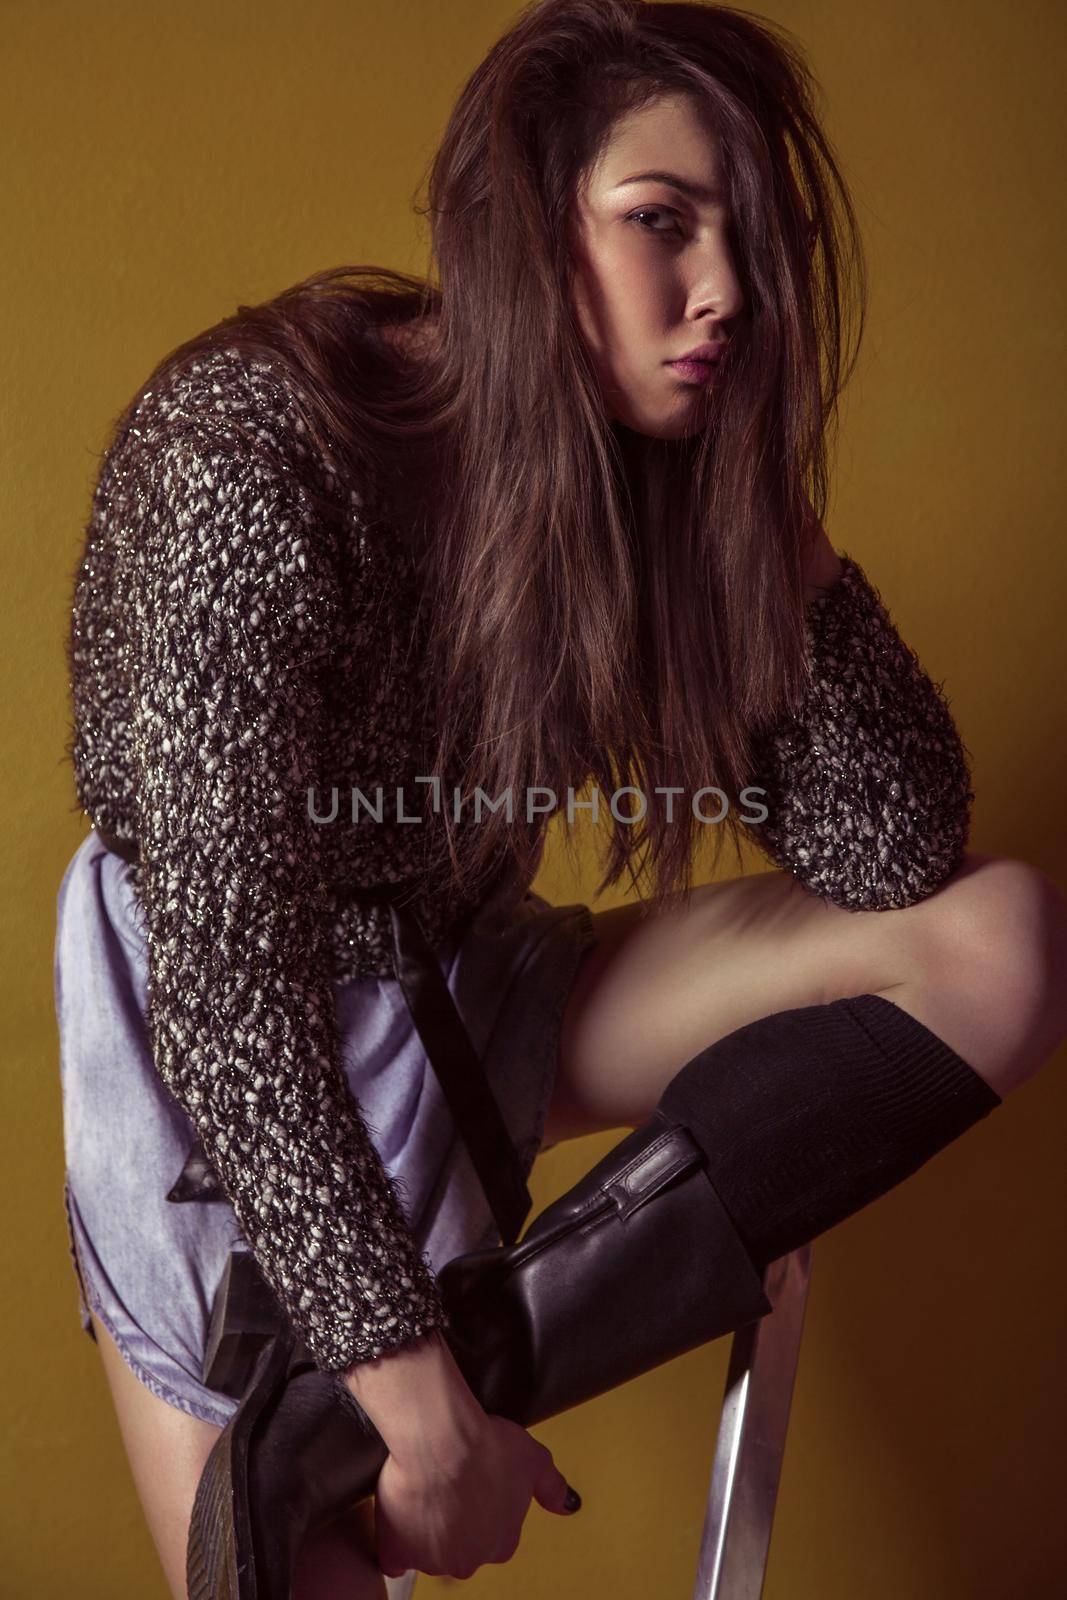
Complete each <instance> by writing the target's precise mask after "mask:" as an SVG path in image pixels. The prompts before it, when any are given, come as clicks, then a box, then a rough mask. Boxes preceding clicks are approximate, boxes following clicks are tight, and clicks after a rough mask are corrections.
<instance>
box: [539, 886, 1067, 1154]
mask: <svg viewBox="0 0 1067 1600" xmlns="http://www.w3.org/2000/svg"><path fill="white" fill-rule="evenodd" d="M637 912H638V908H637V907H636V906H625V907H621V908H619V909H617V910H615V911H608V912H603V913H601V914H600V915H598V916H597V917H596V918H595V919H594V921H595V924H596V926H597V931H598V933H599V934H600V942H599V944H598V945H597V946H595V947H594V948H593V949H592V950H591V951H590V952H589V954H588V955H587V956H586V958H585V960H584V961H583V964H582V968H581V970H580V971H579V974H578V978H577V981H576V983H575V985H574V988H573V990H572V992H571V995H570V998H569V1000H568V1004H567V1009H566V1012H565V1014H564V1019H563V1028H562V1034H561V1042H560V1061H559V1067H558V1072H557V1080H556V1084H555V1088H554V1091H553V1099H552V1103H551V1105H550V1108H549V1115H548V1121H547V1124H546V1130H545V1141H544V1142H545V1143H546V1144H551V1143H554V1142H555V1141H557V1140H562V1139H570V1138H577V1137H580V1136H582V1135H584V1134H589V1133H599V1132H602V1131H605V1130H608V1129H612V1128H619V1127H637V1126H638V1125H639V1124H640V1123H641V1122H643V1121H644V1120H645V1118H646V1117H647V1116H649V1115H650V1114H651V1112H652V1110H653V1108H654V1107H655V1105H656V1102H657V1101H658V1099H659V1097H660V1095H661V1094H662V1092H663V1090H664V1088H665V1087H666V1085H667V1083H668V1082H669V1081H670V1079H671V1078H672V1077H673V1076H674V1074H675V1073H676V1072H679V1071H680V1070H681V1068H682V1067H683V1066H684V1065H685V1063H686V1062H687V1061H689V1060H691V1059H692V1058H693V1056H695V1055H697V1054H698V1053H699V1052H700V1051H701V1050H703V1049H705V1048H706V1047H707V1046H708V1045H710V1044H713V1043H714V1042H715V1041H716V1040H718V1039H721V1038H724V1037H725V1036H726V1035H727V1034H729V1033H732V1032H733V1031H734V1030H735V1029H737V1028H741V1027H743V1026H744V1025H745V1024H746V1023H749V1022H753V1021H755V1020H756V1019H757V1018H758V1017H765V1016H770V1015H772V1014H773V1013H775V1012H777V1011H784V1010H787V1009H790V1008H792V1007H797V1006H809V1005H820V1004H828V1003H829V1002H831V1001H833V1000H836V999H842V998H845V997H846V996H849V995H855V994H863V993H873V994H882V995H885V997H886V998H887V999H890V1000H892V1001H894V1002H895V1003H896V1004H897V1005H899V1006H900V1007H902V1009H904V1010H905V1011H909V1012H910V1013H911V1014H912V1015H913V1016H915V1017H916V1018H918V1020H919V1021H920V1022H923V1023H925V1025H926V1026H927V1027H928V1028H930V1029H932V1031H933V1032H934V1033H936V1034H938V1035H939V1037H941V1038H942V1039H944V1040H945V1042H946V1043H947V1044H949V1045H950V1046H951V1047H952V1048H953V1049H954V1050H955V1051H956V1052H957V1053H958V1054H959V1055H961V1056H962V1057H963V1059H964V1060H965V1061H966V1062H967V1063H968V1065H969V1066H970V1067H972V1068H973V1070H974V1071H975V1072H977V1073H979V1074H980V1075H981V1076H982V1077H984V1078H985V1079H986V1081H987V1082H988V1083H990V1084H991V1085H992V1087H993V1088H994V1089H996V1091H997V1092H998V1094H1001V1095H1002V1096H1003V1095H1006V1094H1008V1093H1010V1092H1011V1090H1013V1089H1015V1088H1017V1087H1018V1085H1019V1084H1020V1083H1022V1082H1024V1081H1025V1080H1026V1078H1027V1077H1029V1076H1030V1075H1031V1074H1032V1073H1033V1072H1035V1071H1036V1070H1037V1069H1038V1067H1040V1066H1041V1065H1042V1064H1043V1063H1044V1062H1045V1061H1046V1060H1047V1059H1048V1057H1049V1056H1050V1055H1051V1054H1052V1053H1053V1052H1054V1051H1055V1049H1056V1048H1057V1046H1058V1045H1059V1043H1060V1042H1061V1040H1062V1039H1063V1038H1064V1036H1065V1034H1067V982H1065V981H1064V980H1065V977H1067V903H1065V901H1064V899H1063V897H1062V895H1060V893H1059V891H1058V890H1057V889H1056V888H1055V886H1054V885H1053V884H1052V883H1051V881H1050V880H1049V879H1047V878H1045V877H1044V876H1043V874H1041V873H1040V872H1038V871H1037V870H1036V869H1035V868H1033V867H1031V866H1030V865H1029V864H1028V863H1027V862H1024V861H1017V860H1012V859H1009V858H1006V857H991V856H976V855H968V856H967V858H966V859H965V861H964V863H963V864H962V865H961V867H960V868H959V869H958V870H957V872H956V873H954V874H953V876H952V877H951V878H949V879H948V880H947V882H946V883H944V884H943V885H942V886H941V887H940V888H939V889H938V890H937V891H936V892H935V893H934V894H932V895H930V896H928V897H927V899H925V900H923V901H920V902H919V903H918V904H917V905H914V906H908V907H906V908H902V909H900V910H895V911H846V910H844V909H842V908H841V907H840V906H835V905H833V904H832V903H831V902H829V901H825V900H822V899H820V898H818V897H817V896H815V895H812V894H810V893H809V892H808V891H807V890H805V889H804V888H803V887H802V886H801V885H800V884H798V883H797V882H796V881H795V880H794V879H793V878H791V877H790V876H789V875H788V874H785V873H781V872H764V873H756V874H752V875H750V876H748V877H744V878H734V879H730V880H728V881H726V882H722V883H714V884H707V885H704V886H702V887H701V888H699V889H697V890H694V892H693V895H692V897H691V900H690V904H689V906H688V908H686V909H684V910H672V911H668V912H664V913H662V914H661V915H659V916H653V917H648V918H646V919H644V920H639V918H638V915H637Z"/></svg>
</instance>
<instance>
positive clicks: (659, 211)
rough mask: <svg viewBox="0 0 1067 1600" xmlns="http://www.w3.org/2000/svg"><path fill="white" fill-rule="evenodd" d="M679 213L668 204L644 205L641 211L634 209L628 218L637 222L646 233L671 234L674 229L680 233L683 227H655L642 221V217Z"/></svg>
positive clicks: (668, 215)
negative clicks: (668, 206) (667, 205)
mask: <svg viewBox="0 0 1067 1600" xmlns="http://www.w3.org/2000/svg"><path fill="white" fill-rule="evenodd" d="M677 215H678V213H677V212H676V211H671V210H669V209H668V208H667V207H666V206H643V207H642V208H641V210H640V211H632V212H631V213H630V215H629V217H628V218H627V221H628V222H636V223H637V225H638V227H640V228H643V229H644V231H645V232H646V233H666V234H669V233H671V232H672V231H673V232H675V233H677V234H679V235H680V234H681V231H682V230H681V228H678V227H675V228H674V229H673V230H672V229H670V228H653V227H649V226H648V224H647V223H645V222H642V221H641V218H642V217H676V216H677Z"/></svg>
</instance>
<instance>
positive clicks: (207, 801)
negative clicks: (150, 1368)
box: [120, 362, 447, 1371]
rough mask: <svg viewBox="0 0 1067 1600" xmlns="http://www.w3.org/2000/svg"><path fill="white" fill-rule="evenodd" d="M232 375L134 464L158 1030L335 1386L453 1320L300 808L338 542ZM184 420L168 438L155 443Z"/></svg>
mask: <svg viewBox="0 0 1067 1600" xmlns="http://www.w3.org/2000/svg"><path fill="white" fill-rule="evenodd" d="M240 372H241V369H240V368H238V367H236V366H235V365H234V364H233V363H232V362H231V363H230V364H229V365H228V366H226V367H225V368H224V369H223V370H222V371H221V373H218V374H214V376H216V377H218V378H219V380H220V381H219V382H218V385H217V387H213V384H212V375H210V374H209V375H208V376H205V378H204V379H203V382H202V384H200V387H197V384H196V383H194V384H192V385H188V384H187V385H186V388H185V389H184V390H183V398H182V401H181V403H180V404H178V405H176V404H175V403H174V402H173V400H172V399H171V400H169V401H168V400H167V399H166V398H165V394H166V391H163V392H159V391H157V392H153V394H152V395H151V397H150V398H149V399H148V400H146V401H145V402H144V403H143V405H142V407H141V410H140V412H139V414H138V417H137V419H136V421H137V435H136V437H134V438H132V439H131V438H128V439H127V441H126V447H125V452H124V457H123V462H122V468H123V471H122V474H121V478H122V481H123V482H125V484H126V487H127V492H128V493H129V494H130V495H131V496H133V510H132V513H131V514H130V515H129V516H128V517H127V519H126V523H125V532H124V535H123V538H124V547H123V549H122V551H121V557H120V559H121V562H122V567H123V576H124V579H125V600H126V604H125V606H124V613H123V618H122V626H123V628H124V630H125V637H126V644H127V657H126V660H127V670H128V677H129V688H130V695H131V702H132V707H133V710H132V716H133V747H134V751H135V758H136V768H137V778H138V782H137V785H136V788H137V795H136V811H137V817H136V821H137V832H138V836H139V838H140V841H141V848H142V859H141V863H140V867H139V871H140V873H141V894H142V899H143V903H144V908H145V916H146V924H147V940H148V956H149V982H148V1019H149V1027H150V1034H151V1039H152V1047H153V1053H154V1059H155V1063H156V1068H157V1070H158V1072H159V1074H160V1077H161V1078H162V1080H163V1082H164V1083H165V1084H166V1086H167V1087H168V1089H169V1090H170V1091H171V1092H172V1094H173V1095H174V1097H175V1098H176V1100H177V1101H178V1103H179V1104H180V1105H181V1107H182V1108H183V1110H184V1111H185V1112H186V1113H187V1115H188V1116H189V1117H190V1118H191V1120H192V1121H193V1123H194V1124H195V1125H196V1128H197V1130H198V1132H199V1134H200V1136H201V1139H202V1141H203V1144H204V1149H205V1152H206V1154H207V1156H208V1159H209V1160H210V1161H211V1162H212V1164H213V1166H214V1167H215V1170H216V1171H217V1173H218V1175H219V1178H220V1180H221V1183H222V1186H223V1188H224V1190H225V1192H226V1194H227V1196H228V1197H229V1199H230V1201H231V1203H232V1205H233V1207H234V1211H235V1212H236V1215H237V1219H238V1222H239V1224H240V1227H241V1230H242V1232H243V1233H244V1235H245V1237H246V1238H247V1240H248V1243H249V1245H250V1247H251V1249H252V1250H253V1252H254V1254H255V1256H256V1258H257V1261H258V1263H259V1265H260V1266H261V1268H262V1270H263V1272H264V1275H265V1277H266V1278H267V1280H268V1282H269V1283H270V1285H271V1287H272V1289H273V1290H274V1292H275V1294H276V1295H277V1297H278V1299H279V1301H280V1302H281V1304H282V1305H283V1306H284V1308H285V1310H286V1312H287V1314H288V1315H289V1317H290V1319H291V1321H292V1322H293V1324H294V1326H295V1327H296V1328H297V1330H298V1331H299V1332H300V1333H301V1334H302V1335H303V1336H304V1338H305V1339H306V1341H307V1343H308V1346H309V1347H310V1349H311V1351H312V1354H313V1355H314V1358H315V1360H316V1361H317V1363H318V1364H319V1365H320V1367H322V1368H323V1369H325V1370H335V1371H344V1370H346V1369H348V1368H350V1367H351V1366H352V1365H353V1363H359V1362H361V1361H367V1360H373V1359H375V1358H377V1357H379V1356H381V1355H383V1354H384V1353H386V1352H389V1351H391V1350H395V1349H399V1348H401V1347H403V1346H406V1345H410V1344H412V1343H414V1342H415V1341H417V1340H419V1339H420V1337H421V1336H423V1335H426V1334H427V1333H429V1332H430V1331H431V1330H433V1329H438V1328H441V1327H444V1326H446V1325H447V1318H446V1314H445V1311H444V1307H443V1304H442V1302H441V1299H440V1295H439V1293H438V1290H437V1285H436V1280H435V1278H434V1276H433V1273H432V1271H431V1269H430V1266H429V1264H428V1262H426V1261H425V1260H423V1259H422V1257H421V1256H420V1255H419V1252H418V1251H417V1249H416V1248H415V1245H414V1242H413V1239H412V1237H411V1234H410V1232H409V1229H408V1225H407V1222H406V1219H405V1217H404V1214H403V1211H402V1209H401V1206H400V1204H399V1201H398V1198H397V1196H396V1194H395V1193H394V1190H393V1187H392V1185H391V1183H390V1181H389V1179H388V1176H387V1174H386V1172H385V1170H384V1168H383V1166H382V1163H381V1160H380V1158H379V1156H378V1153H377V1151H376V1149H375V1147H374V1145H373V1143H372V1141H371V1139H370V1136H369V1134H368V1132H367V1129H366V1127H365V1125H364V1123H363V1121H362V1119H361V1117H360V1116H359V1114H358V1108H357V1106H356V1103H355V1101H354V1100H353V1098H352V1096H351V1095H350V1094H349V1092H348V1089H347V1085H346V1083H345V1080H344V1075H343V1068H342V1061H341V1053H340V1044H339V1039H338V1035H337V1029H336V1019H335V1010H334V994H333V981H332V979H333V962H332V950H331V947H330V943H329V938H330V935H329V920H328V916H327V913H326V904H327V884H326V881H325V876H324V869H323V863H322V859H321V842H322V830H321V829H319V828H317V827H316V826H315V825H314V824H313V823H312V822H311V821H310V819H309V818H308V815H307V806H306V796H307V792H308V789H309V787H310V786H311V785H313V784H315V783H318V782H319V781H320V773H319V771H318V763H319V748H320V727H319V711H318V706H319V691H318V681H319V675H320V673H321V671H322V670H325V669H326V668H327V666H328V662H329V659H330V654H331V650H332V642H331V641H332V640H333V639H334V638H335V636H336V635H335V627H336V616H337V607H338V606H339V604H340V603H341V601H340V596H339V594H338V591H337V581H336V577H335V569H334V562H333V547H332V542H331V540H332V537H333V535H332V533H331V530H328V529H326V528H323V527H322V526H321V518H317V517H316V516H315V515H314V513H313V512H312V510H311V507H310V504H309V497H308V495H307V493H306V490H305V487H304V484H303V482H302V480H301V475H300V473H298V472H297V471H295V470H293V469H292V466H291V465H287V464H285V463H282V462H280V461H278V460H277V459H276V455H275V452H274V450H273V449H268V448H267V447H266V446H265V445H262V444H260V443H259V442H258V440H259V439H260V438H261V437H262V435H260V434H259V433H254V434H252V435H251V436H250V435H249V433H247V432H246V433H244V434H237V433H235V431H234V430H232V429H231V428H230V427H229V426H228V421H229V415H228V410H229V411H232V413H233V414H234V415H235V416H237V417H242V418H244V420H245V422H246V423H247V422H248V421H249V420H251V421H252V422H253V423H255V422H256V421H257V419H258V416H259V413H260V412H261V411H262V395H261V394H258V393H257V392H256V390H255V389H254V388H252V387H251V385H250V382H249V380H247V378H246V379H244V380H242V378H241V376H240ZM242 381H243V385H244V386H243V389H242V387H241V385H242ZM258 381H261V380H258ZM235 386H236V387H235ZM182 417H184V419H185V420H184V422H183V423H182V431H181V436H180V437H178V438H175V437H173V436H172V435H171V434H170V433H168V432H167V431H166V430H165V429H164V428H163V427H162V426H161V424H162V423H167V424H171V423H173V422H174V421H175V420H176V419H177V418H182ZM356 687H357V686H355V685H354V686H353V690H354V692H355V690H356Z"/></svg>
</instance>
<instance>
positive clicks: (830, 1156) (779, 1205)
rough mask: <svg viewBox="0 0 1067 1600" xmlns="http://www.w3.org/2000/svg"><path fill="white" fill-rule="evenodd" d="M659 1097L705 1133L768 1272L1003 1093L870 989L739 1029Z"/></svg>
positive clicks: (732, 1205)
mask: <svg viewBox="0 0 1067 1600" xmlns="http://www.w3.org/2000/svg"><path fill="white" fill-rule="evenodd" d="M659 1104H660V1107H661V1109H663V1110H664V1111H665V1112H666V1113H667V1114H668V1115H669V1116H672V1117H674V1118H675V1120H677V1121H679V1122H683V1123H685V1124H686V1126H687V1127H689V1128H690V1131H691V1132H692V1133H693V1134H694V1136H695V1137H697V1138H698V1139H699V1140H700V1142H701V1144H702V1145H703V1147H704V1149H705V1151H706V1153H707V1156H708V1175H709V1177H710V1178H711V1180H712V1182H713V1183H714V1185H715V1188H716V1190H717V1192H718V1194H719V1196H720V1198H721V1199H722V1202H723V1204H724V1206H725V1207H726V1209H727V1211H728V1212H729V1213H730V1215H731V1217H732V1218H733V1220H734V1223H735V1225H736V1227H737V1230H738V1233H739V1234H740V1236H741V1237H742V1239H743V1240H744V1242H745V1246H746V1249H747V1250H748V1252H749V1254H750V1256H751V1257H752V1259H753V1261H754V1262H755V1264H756V1265H757V1266H758V1267H759V1268H761V1269H762V1268H763V1267H764V1266H766V1264H767V1263H768V1262H769V1261H773V1260H775V1259H777V1257H778V1256H781V1255H785V1254H786V1253H787V1252H788V1251H790V1250H795V1249H797V1248H798V1247H799V1246H800V1245H801V1244H805V1243H807V1242H808V1241H809V1240H811V1239H814V1238H817V1237H818V1235H819V1234H821V1233H824V1232H825V1231H826V1230H827V1229H828V1228H831V1227H833V1226H834V1225H835V1224H836V1223H838V1222H840V1221H842V1220H843V1219H844V1218H845V1217H847V1216H851V1215H852V1214H853V1213H854V1212H855V1211H858V1210H859V1209H860V1208H861V1207H862V1206H864V1205H867V1204H868V1203H869V1202H870V1201H871V1200H874V1199H876V1198H877V1197H878V1196H879V1195H882V1194H885V1193H886V1192H887V1191H888V1190H890V1189H892V1188H893V1187H895V1185H896V1184H898V1183H899V1182H901V1181H902V1179H904V1178H906V1177H908V1176H909V1175H910V1174H911V1173H913V1172H915V1171H916V1170H917V1169H918V1168H919V1167H920V1166H922V1165H923V1164H924V1163H925V1162H926V1161H928V1160H929V1159H930V1157H931V1156H933V1155H935V1154H936V1153H937V1152H938V1151H939V1150H941V1149H943V1148H944V1147H945V1145H947V1144H950V1143H951V1142H952V1141H953V1140H954V1139H956V1138H958V1137H959V1135H960V1134H962V1133H963V1132H965V1130H966V1129H967V1128H969V1127H971V1126H972V1125H973V1124H974V1123H975V1122H977V1121H978V1120H980V1118H982V1117H984V1116H987V1115H988V1114H989V1112H990V1111H992V1110H994V1109H995V1108H996V1107H997V1106H998V1105H1000V1104H1001V1097H1000V1095H999V1094H997V1092H996V1091H995V1090H994V1089H993V1088H992V1087H991V1086H990V1085H989V1084H988V1083H987V1082H986V1081H985V1079H984V1078H982V1077H980V1076H979V1075H978V1073H976V1072H975V1071H974V1070H973V1068H971V1067H970V1066H968V1064H967V1062H966V1061H964V1060H963V1058H962V1056H959V1055H957V1053H956V1052H955V1051H954V1050H953V1049H952V1048H951V1046H950V1045H948V1044H947V1043H946V1042H945V1041H944V1040H943V1039H941V1038H939V1037H938V1035H937V1034H935V1033H933V1032H932V1031H931V1030H930V1029H929V1028H927V1027H926V1026H925V1024H924V1023H922V1022H919V1021H918V1019H917V1018H915V1017H913V1016H912V1015H911V1014H910V1012H907V1011H905V1010H904V1009H903V1008H902V1007H900V1006H897V1005H895V1004H894V1003H893V1002H892V1001H891V1000H887V999H886V998H885V997H884V996H883V995H875V994H863V995H857V996H852V997H850V998H848V999H844V1000H835V1001H833V1002H831V1003H830V1004H829V1005H817V1006H802V1007H798V1008H795V1009H793V1010H790V1011H780V1012H776V1013H775V1014H774V1015H772V1016H769V1017H761V1018H759V1019H757V1021H755V1022H753V1023H749V1024H748V1025H747V1026H746V1027H743V1028H739V1029H737V1031H736V1032H734V1033H732V1034H730V1035H728V1036H727V1038H725V1039H720V1040H717V1041H716V1043H715V1044H713V1045H710V1046H709V1047H708V1049H707V1050H704V1051H701V1053H700V1055H698V1056H696V1057H694V1059H693V1060H692V1061H691V1062H689V1063H688V1064H687V1065H686V1066H685V1067H683V1068H682V1070H681V1072H679V1073H678V1074H677V1075H676V1077H675V1078H673V1079H672V1081H671V1082H670V1083H669V1084H668V1086H667V1088H666V1089H665V1090H664V1092H663V1095H662V1096H661V1098H660V1102H659Z"/></svg>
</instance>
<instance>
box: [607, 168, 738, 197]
mask: <svg viewBox="0 0 1067 1600" xmlns="http://www.w3.org/2000/svg"><path fill="white" fill-rule="evenodd" d="M650 181H655V182H657V183H665V184H667V185H668V186H669V187H670V188H672V189H677V190H678V192H679V193H680V194H684V195H688V196H689V197H690V199H692V200H706V201H708V202H709V203H712V204H714V203H716V202H722V201H724V200H725V199H726V191H725V190H724V189H723V188H722V186H721V185H719V184H716V185H715V186H714V187H713V188H711V189H709V188H707V187H706V186H705V185H704V184H702V183H693V182H691V181H690V179H688V178H681V177H679V176H678V174H677V173H676V172H635V173H634V174H633V176H632V177H630V178H623V180H622V182H621V183H617V184H616V185H615V187H616V189H621V188H622V187H623V186H624V185H625V184H627V183H641V182H650Z"/></svg>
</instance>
